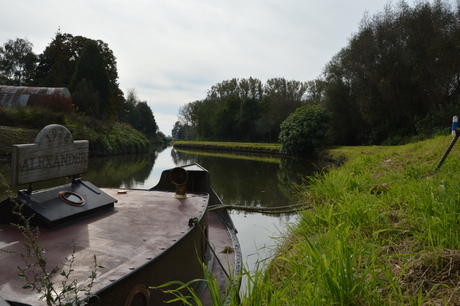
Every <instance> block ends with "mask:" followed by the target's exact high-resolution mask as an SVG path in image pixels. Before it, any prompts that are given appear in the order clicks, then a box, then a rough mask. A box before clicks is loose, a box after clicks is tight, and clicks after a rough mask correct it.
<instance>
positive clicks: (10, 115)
mask: <svg viewBox="0 0 460 306" xmlns="http://www.w3.org/2000/svg"><path fill="white" fill-rule="evenodd" d="M65 117H66V114H65V113H63V112H54V111H53V110H51V109H50V108H43V107H21V108H18V109H11V108H4V107H0V122H1V124H2V125H5V126H14V127H23V128H30V129H42V128H44V127H45V126H47V125H48V124H52V123H56V124H64V122H65Z"/></svg>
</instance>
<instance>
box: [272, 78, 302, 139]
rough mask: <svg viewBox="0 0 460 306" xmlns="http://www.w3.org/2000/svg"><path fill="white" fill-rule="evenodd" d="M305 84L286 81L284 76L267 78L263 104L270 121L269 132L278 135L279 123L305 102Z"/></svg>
mask: <svg viewBox="0 0 460 306" xmlns="http://www.w3.org/2000/svg"><path fill="white" fill-rule="evenodd" d="M306 90H307V84H306V83H304V82H299V81H294V80H291V81H287V80H286V79H284V78H273V79H269V80H267V83H266V85H265V89H264V93H265V99H266V102H265V105H267V107H268V108H267V115H268V118H269V121H270V126H271V128H270V129H271V133H272V134H273V135H278V134H279V131H280V124H281V123H282V122H283V121H284V120H285V119H286V118H287V117H288V116H289V115H290V114H291V113H293V112H294V111H295V110H296V109H297V108H299V107H300V106H302V105H304V104H305V96H304V95H305V92H306Z"/></svg>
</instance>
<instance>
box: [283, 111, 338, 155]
mask: <svg viewBox="0 0 460 306" xmlns="http://www.w3.org/2000/svg"><path fill="white" fill-rule="evenodd" d="M329 120H330V114H329V112H328V111H327V110H326V109H324V108H322V107H320V106H316V105H313V106H312V105H307V106H303V107H300V108H298V109H297V110H296V111H295V112H294V113H292V114H291V115H289V117H288V118H287V119H286V120H285V121H283V123H282V124H281V132H280V135H279V140H280V144H281V151H282V152H283V153H288V154H293V155H302V156H310V155H312V154H313V153H314V151H315V149H316V148H318V147H320V146H321V145H323V144H325V143H326V132H327V130H328V128H329V125H328V124H329Z"/></svg>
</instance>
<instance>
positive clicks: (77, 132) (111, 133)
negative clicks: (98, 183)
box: [0, 107, 150, 155]
mask: <svg viewBox="0 0 460 306" xmlns="http://www.w3.org/2000/svg"><path fill="white" fill-rule="evenodd" d="M0 122H2V124H3V125H6V126H11V127H18V129H19V130H20V128H28V129H37V130H41V129H42V128H44V127H45V126H47V125H49V124H61V125H64V126H65V127H67V128H68V129H69V130H70V132H71V133H72V135H73V138H74V139H86V140H89V150H90V154H91V155H114V154H129V153H140V152H148V151H149V150H150V141H149V139H147V137H146V136H145V135H144V134H142V133H141V132H139V131H137V130H135V129H134V128H132V127H131V126H130V125H127V124H124V123H117V122H114V123H110V122H102V121H100V120H97V119H96V118H93V117H88V116H82V115H79V114H77V113H64V112H53V111H52V110H50V109H49V108H43V107H23V108H19V109H7V108H0ZM11 133H13V132H11ZM37 133H38V132H35V136H36V135H37ZM13 134H14V133H13ZM5 137H7V136H6V135H5ZM34 139H35V137H33V138H32V139H31V141H28V142H33V141H34ZM12 141H13V142H14V139H13V140H12ZM15 143H18V142H15ZM2 151H5V152H10V150H9V148H5V150H2Z"/></svg>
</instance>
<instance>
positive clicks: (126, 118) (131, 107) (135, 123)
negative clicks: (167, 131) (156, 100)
mask: <svg viewBox="0 0 460 306" xmlns="http://www.w3.org/2000/svg"><path fill="white" fill-rule="evenodd" d="M119 120H120V122H124V123H128V124H129V125H131V126H132V127H133V128H135V129H136V130H138V131H141V132H142V133H144V134H146V135H148V136H151V137H154V136H155V134H156V133H157V130H158V126H157V123H156V121H155V116H154V115H153V112H152V109H151V108H150V106H148V104H147V102H146V101H140V100H139V98H138V96H137V92H136V89H134V88H130V89H128V92H127V95H126V100H125V103H124V104H123V110H122V112H121V114H120V117H119Z"/></svg>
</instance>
